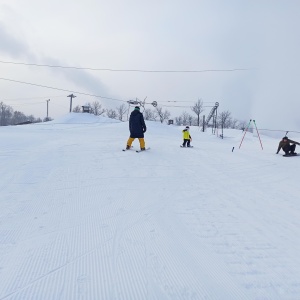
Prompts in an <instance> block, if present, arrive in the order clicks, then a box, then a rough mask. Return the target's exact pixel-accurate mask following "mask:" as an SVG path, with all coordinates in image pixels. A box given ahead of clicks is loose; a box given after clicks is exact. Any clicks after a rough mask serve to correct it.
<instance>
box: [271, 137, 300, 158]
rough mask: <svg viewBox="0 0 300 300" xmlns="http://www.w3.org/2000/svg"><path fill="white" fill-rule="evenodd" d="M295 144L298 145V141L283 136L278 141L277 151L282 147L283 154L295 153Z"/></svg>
mask: <svg viewBox="0 0 300 300" xmlns="http://www.w3.org/2000/svg"><path fill="white" fill-rule="evenodd" d="M290 144H292V145H290ZM296 145H300V144H299V143H298V142H295V141H292V140H289V138H288V137H287V136H284V137H283V138H282V140H281V141H280V142H279V145H278V149H277V153H276V154H278V153H279V151H280V150H281V149H282V150H283V151H284V152H285V155H297V153H296V152H295V149H296Z"/></svg>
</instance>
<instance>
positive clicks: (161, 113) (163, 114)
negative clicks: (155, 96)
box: [155, 106, 171, 123]
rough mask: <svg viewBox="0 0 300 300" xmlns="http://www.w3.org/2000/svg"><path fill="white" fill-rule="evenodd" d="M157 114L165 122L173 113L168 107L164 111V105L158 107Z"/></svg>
mask: <svg viewBox="0 0 300 300" xmlns="http://www.w3.org/2000/svg"><path fill="white" fill-rule="evenodd" d="M155 109H156V115H157V116H158V118H159V120H160V122H161V123H163V122H164V121H165V120H168V119H169V117H170V115H171V113H170V112H169V111H168V110H167V109H166V110H165V111H163V109H162V107H158V106H157V107H156V108H155Z"/></svg>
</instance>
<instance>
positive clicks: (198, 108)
mask: <svg viewBox="0 0 300 300" xmlns="http://www.w3.org/2000/svg"><path fill="white" fill-rule="evenodd" d="M191 110H192V111H193V112H194V113H195V114H196V115H197V126H200V114H201V113H202V112H203V111H204V108H203V101H202V100H201V99H198V101H197V102H196V103H195V104H194V106H192V107H191Z"/></svg>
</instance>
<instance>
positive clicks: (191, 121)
mask: <svg viewBox="0 0 300 300" xmlns="http://www.w3.org/2000/svg"><path fill="white" fill-rule="evenodd" d="M193 120H194V118H193V116H191V115H188V119H187V121H188V124H189V125H190V126H191V125H193Z"/></svg>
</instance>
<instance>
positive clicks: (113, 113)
mask: <svg viewBox="0 0 300 300" xmlns="http://www.w3.org/2000/svg"><path fill="white" fill-rule="evenodd" d="M106 115H107V117H108V118H110V119H117V118H118V115H117V113H116V111H115V110H114V109H107V110H106Z"/></svg>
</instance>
